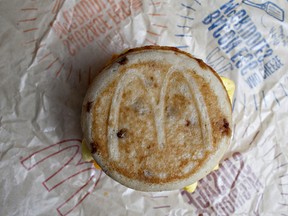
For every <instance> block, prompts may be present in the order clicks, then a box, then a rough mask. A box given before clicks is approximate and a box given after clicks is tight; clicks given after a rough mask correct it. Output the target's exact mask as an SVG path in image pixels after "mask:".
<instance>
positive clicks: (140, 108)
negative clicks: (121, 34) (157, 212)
mask: <svg viewBox="0 0 288 216" xmlns="http://www.w3.org/2000/svg"><path fill="white" fill-rule="evenodd" d="M230 126H231V103H230V100H229V98H228V94H227V92H226V91H225V88H224V86H223V83H222V81H221V79H220V77H219V76H218V75H217V73H216V72H215V71H214V70H213V69H211V68H210V67H209V66H207V65H206V64H205V63H204V62H203V61H202V60H199V59H196V58H194V57H193V56H191V55H190V54H188V53H185V52H183V51H180V50H178V49H176V48H172V47H158V46H148V47H141V48H135V49H131V50H128V51H127V52H125V53H123V54H121V55H119V56H118V57H117V58H116V59H114V60H113V61H111V62H110V63H109V64H108V65H107V66H106V67H105V68H104V69H103V70H102V72H101V73H100V74H99V76H97V77H96V78H95V80H94V81H93V84H92V85H91V87H90V88H89V90H88V92H87V95H86V98H85V100H84V103H83V111H82V128H83V133H84V139H85V140H86V142H87V143H90V145H91V146H92V147H91V146H90V149H91V150H93V157H94V158H95V160H96V161H97V163H98V164H99V165H100V166H101V168H102V169H103V170H104V171H105V172H106V174H108V175H109V176H111V177H112V178H113V179H115V180H117V181H118V182H120V183H122V184H124V185H126V186H128V187H131V188H135V189H138V190H145V191H159V190H171V189H177V188H181V187H184V186H186V185H188V184H191V183H193V182H195V181H197V180H199V179H200V178H202V177H203V176H205V175H206V174H207V173H209V172H210V171H211V170H212V169H213V168H214V166H216V165H217V164H218V162H219V160H220V159H221V157H222V156H223V154H224V152H225V151H226V149H227V147H228V145H229V140H230V137H231V129H230Z"/></svg>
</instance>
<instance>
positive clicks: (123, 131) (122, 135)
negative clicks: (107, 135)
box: [117, 128, 128, 139]
mask: <svg viewBox="0 0 288 216" xmlns="http://www.w3.org/2000/svg"><path fill="white" fill-rule="evenodd" d="M127 132H128V130H127V129H126V128H122V129H121V130H120V131H118V133H117V137H118V138H120V139H123V138H125V137H126V136H127Z"/></svg>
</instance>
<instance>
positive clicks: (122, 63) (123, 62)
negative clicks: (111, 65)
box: [118, 56, 128, 65]
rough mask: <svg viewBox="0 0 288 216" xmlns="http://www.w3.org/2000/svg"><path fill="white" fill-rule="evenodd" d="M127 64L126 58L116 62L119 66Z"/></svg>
mask: <svg viewBox="0 0 288 216" xmlns="http://www.w3.org/2000/svg"><path fill="white" fill-rule="evenodd" d="M127 62H128V58H127V57H126V56H124V57H122V58H121V59H120V60H119V61H118V63H119V64H120V65H125V64H127Z"/></svg>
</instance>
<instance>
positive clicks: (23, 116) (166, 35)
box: [0, 0, 288, 216]
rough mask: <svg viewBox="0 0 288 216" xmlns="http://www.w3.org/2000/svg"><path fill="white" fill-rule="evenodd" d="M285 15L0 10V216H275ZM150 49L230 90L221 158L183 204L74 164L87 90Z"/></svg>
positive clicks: (198, 2)
mask: <svg viewBox="0 0 288 216" xmlns="http://www.w3.org/2000/svg"><path fill="white" fill-rule="evenodd" d="M287 14H288V3H287V1H280V0H278V1H276V0H271V1H261V0H253V2H252V1H240V0H221V1H220V0H219V1H213V2H212V1H208V0H186V1H185V0H184V1H171V0H164V1H162V0H160V1H156V0H155V1H152V0H151V1H145V2H144V1H140V0H109V1H106V0H82V1H79V0H78V1H75V0H74V1H64V0H54V1H38V0H33V1H32V0H25V1H16V0H11V1H8V0H2V1H1V2H0V15H1V16H0V17H1V18H0V25H1V28H0V32H1V34H0V38H1V40H0V41H1V42H0V43H1V46H0V49H1V50H0V52H1V59H0V70H1V71H0V72H1V73H0V86H1V87H0V88H1V91H0V99H1V100H0V101H1V102H0V110H1V116H0V126H1V127H0V150H1V151H0V159H1V163H0V173H1V177H0V181H1V187H0V188H1V189H0V190H1V191H0V194H1V195H0V215H9V216H12V215H17V216H18V215H69V216H72V215H131V216H132V215H133V216H134V215H163V216H164V215H267V216H268V215H269V216H270V215H282V216H287V215H288V155H287V152H288V141H287V134H288V128H287V126H286V125H287V123H288V115H287V110H288V100H287V99H288V76H287V70H288V64H287V61H286V59H287V55H288V51H287V50H288V49H287V48H288V25H287V20H288V17H287ZM151 44H158V45H167V46H174V47H178V48H179V49H182V50H184V51H187V52H189V53H191V54H193V55H194V56H196V57H198V58H201V59H203V60H204V61H205V62H206V63H208V64H209V65H210V66H211V67H213V68H214V69H215V70H216V71H217V72H218V73H219V74H220V75H221V76H225V77H228V78H230V79H232V80H234V82H235V84H236V92H235V95H234V98H233V103H232V106H233V120H234V124H233V131H234V135H233V140H232V144H231V147H230V149H229V151H228V152H227V153H226V155H225V157H224V158H223V160H222V163H221V164H220V168H219V170H217V171H214V172H212V173H211V174H209V175H208V176H207V177H205V178H204V179H202V180H201V181H200V182H199V183H198V187H197V190H196V191H195V192H194V193H188V192H187V191H184V190H176V191H169V192H158V193H144V192H138V191H134V190H131V189H128V188H126V187H124V186H122V185H120V184H118V183H116V182H115V181H113V180H112V179H110V178H109V177H107V176H106V175H105V174H104V173H102V172H101V171H99V170H97V169H95V168H94V167H93V164H91V163H85V162H84V161H83V160H82V159H81V149H80V146H81V139H82V133H81V128H80V112H81V106H82V100H83V97H84V95H85V92H86V90H87V87H88V85H89V83H90V82H91V80H92V79H93V77H94V76H95V75H96V74H97V72H98V71H99V70H100V69H101V67H103V66H104V65H105V63H106V61H107V60H109V59H110V58H111V56H112V55H113V54H117V53H120V52H122V51H124V50H125V49H128V48H132V47H137V46H143V45H151ZM175 172H177V170H175Z"/></svg>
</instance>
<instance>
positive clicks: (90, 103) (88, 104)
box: [86, 102, 93, 112]
mask: <svg viewBox="0 0 288 216" xmlns="http://www.w3.org/2000/svg"><path fill="white" fill-rule="evenodd" d="M92 104H93V102H88V103H87V104H86V111H87V112H90V111H91V108H92Z"/></svg>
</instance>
